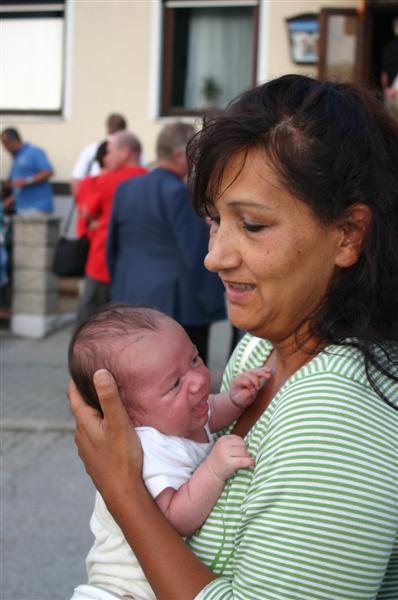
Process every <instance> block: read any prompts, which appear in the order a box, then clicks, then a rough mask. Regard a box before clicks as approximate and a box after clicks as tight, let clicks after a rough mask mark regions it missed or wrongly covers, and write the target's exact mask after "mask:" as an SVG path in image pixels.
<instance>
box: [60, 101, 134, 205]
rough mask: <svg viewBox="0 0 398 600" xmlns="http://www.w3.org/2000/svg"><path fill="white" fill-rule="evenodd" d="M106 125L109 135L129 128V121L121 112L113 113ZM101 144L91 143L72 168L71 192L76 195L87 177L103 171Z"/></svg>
mask: <svg viewBox="0 0 398 600" xmlns="http://www.w3.org/2000/svg"><path fill="white" fill-rule="evenodd" d="M105 125H106V132H107V135H108V136H110V135H113V134H114V133H117V132H118V131H123V130H125V129H127V121H126V119H125V118H124V117H123V115H121V114H119V113H111V114H110V115H109V116H108V117H107V119H106V124H105ZM99 145H100V143H99V142H95V143H92V144H89V145H88V146H86V147H85V148H83V150H82V151H81V152H80V154H79V158H78V159H77V161H76V163H75V165H74V167H73V170H72V180H71V192H72V195H73V196H74V197H76V195H77V192H78V190H79V185H80V182H81V181H82V180H83V179H84V178H85V177H95V176H97V175H99V174H100V173H101V166H100V164H99V162H98V161H97V160H96V152H97V150H98V147H99Z"/></svg>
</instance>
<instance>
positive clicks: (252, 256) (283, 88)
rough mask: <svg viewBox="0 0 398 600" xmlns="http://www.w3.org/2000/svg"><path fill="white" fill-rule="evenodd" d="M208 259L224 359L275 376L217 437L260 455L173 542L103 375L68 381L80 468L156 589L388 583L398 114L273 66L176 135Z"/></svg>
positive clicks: (310, 591) (374, 593)
mask: <svg viewBox="0 0 398 600" xmlns="http://www.w3.org/2000/svg"><path fill="white" fill-rule="evenodd" d="M188 155H189V160H190V163H191V172H190V183H191V189H192V195H193V199H194V202H195V205H196V208H197V210H198V212H200V214H202V215H204V216H207V217H208V218H209V219H210V221H211V227H210V245H209V254H208V255H207V257H206V261H205V264H206V266H207V268H208V269H209V270H211V271H215V272H217V273H218V274H219V276H220V278H221V279H222V281H223V283H224V286H225V290H226V298H227V304H228V315H229V318H230V320H231V321H232V323H233V324H234V325H235V326H236V327H238V328H240V329H243V330H245V331H248V332H249V333H248V334H247V335H246V336H245V337H244V338H243V340H242V341H241V342H240V344H239V346H238V347H237V349H236V350H235V352H234V355H233V356H232V358H231V360H230V362H229V364H228V365H227V368H226V371H225V376H224V382H223V386H224V388H225V389H226V388H228V386H229V383H230V381H231V380H232V378H233V377H235V376H236V375H237V374H238V373H239V372H241V371H245V370H247V369H249V368H254V367H261V366H263V365H264V366H266V367H270V368H271V369H272V371H273V377H272V379H271V380H270V381H269V382H268V383H267V385H265V386H264V387H263V388H262V389H261V390H260V392H259V394H258V395H257V398H256V400H255V402H254V403H253V404H252V405H250V406H249V408H248V409H246V411H245V412H244V413H243V414H242V415H241V417H240V418H239V419H238V420H237V421H236V422H235V424H234V425H232V426H231V427H230V428H229V430H228V432H232V433H234V434H237V435H239V436H241V437H243V438H244V440H245V443H246V447H247V449H248V451H249V452H250V454H251V455H252V457H253V458H254V460H255V463H256V464H255V467H254V468H253V469H251V470H247V469H242V470H240V471H238V472H237V473H236V474H235V475H234V476H233V477H232V478H231V479H230V480H229V481H228V482H227V484H226V486H225V488H224V491H223V493H222V495H221V497H220V499H219V500H218V502H217V504H216V506H215V508H214V509H213V511H212V512H211V514H210V516H209V517H208V519H207V520H206V522H205V523H204V525H203V526H202V527H201V528H200V529H199V530H198V531H197V532H196V533H195V534H194V535H193V536H192V537H191V538H190V540H189V541H188V542H187V543H186V542H184V541H183V540H182V539H181V538H180V536H179V535H178V534H177V533H176V532H175V531H174V530H173V528H172V527H171V525H169V523H168V522H167V520H166V519H165V517H164V516H163V515H162V514H161V513H160V512H159V511H158V509H157V507H156V506H155V504H154V502H153V501H152V499H151V497H150V496H149V495H148V492H147V490H146V488H145V486H144V484H143V481H142V477H141V460H142V459H141V449H140V445H139V442H138V441H137V438H136V436H135V434H134V431H132V430H131V428H130V426H129V422H128V419H127V416H126V414H125V411H124V408H123V406H122V404H121V402H120V400H119V397H118V393H117V386H116V383H115V382H114V381H113V379H112V378H111V377H110V375H109V374H108V373H107V372H106V371H100V372H98V373H97V374H96V376H95V384H96V388H97V392H98V395H99V397H100V401H101V405H102V409H103V413H104V416H103V417H101V416H99V414H98V413H97V412H96V411H95V410H94V409H92V408H91V407H88V406H86V405H85V404H84V403H83V402H82V399H81V398H80V396H79V395H78V394H77V392H76V390H75V389H74V388H73V386H72V387H71V390H70V398H71V404H72V409H73V411H74V414H75V418H76V422H77V431H76V441H77V444H78V447H79V453H80V456H81V458H82V460H83V461H84V463H85V466H86V469H87V471H88V473H89V474H90V476H91V477H92V479H93V481H94V483H95V485H96V487H97V489H99V491H100V492H101V494H102V496H103V498H104V500H105V502H106V504H107V506H108V509H109V510H110V512H111V513H112V515H113V517H114V518H115V520H116V521H117V523H118V524H119V526H120V528H121V529H122V531H123V533H124V535H125V538H126V539H127V541H128V542H129V544H130V546H131V548H132V549H133V551H134V552H135V554H136V555H137V557H138V559H139V561H140V563H141V566H142V568H143V570H144V572H145V575H146V577H147V578H148V580H149V582H150V584H151V586H152V588H153V589H154V591H155V594H156V596H157V598H159V599H166V598H167V599H173V600H176V599H181V600H188V599H193V598H196V599H197V600H198V599H200V600H210V599H212V600H213V599H216V598H217V599H221V598H223V599H232V598H244V599H245V600H247V599H249V598H252V599H256V600H260V599H261V600H263V599H264V600H265V599H285V598H286V599H287V598H289V599H294V600H298V599H301V600H308V599H311V600H315V599H319V600H321V599H322V600H325V599H329V600H334V599H336V598H338V599H339V600H343V599H347V600H348V599H353V600H365V599H366V600H368V599H369V600H370V599H371V598H377V599H378V600H380V599H384V598H394V597H398V579H397V576H396V569H397V561H398V541H397V540H398V537H397V530H398V505H397V495H398V410H397V409H398V252H397V239H398V168H397V164H398V129H397V124H396V123H394V121H393V120H392V119H391V118H390V117H389V116H388V114H387V113H386V112H385V110H384V109H383V107H382V105H381V104H380V102H379V100H377V99H376V98H375V97H373V95H372V94H371V93H370V92H365V91H363V90H362V91H359V90H357V89H356V88H354V87H351V86H349V85H344V84H333V83H330V82H318V81H316V80H312V79H309V78H307V77H303V76H296V75H288V76H284V77H281V78H279V79H276V80H274V81H270V82H269V83H267V84H265V85H262V86H259V87H257V88H255V89H253V90H249V91H248V92H246V93H244V94H243V95H242V96H240V97H239V98H237V99H236V100H235V101H234V102H233V103H231V105H230V106H229V108H228V109H227V110H226V111H225V112H224V113H223V114H221V115H217V116H215V117H212V118H209V119H208V120H206V122H205V123H204V126H203V129H202V130H201V131H200V132H199V133H198V134H197V135H196V136H195V137H194V138H193V140H192V141H191V143H190V146H189V149H188Z"/></svg>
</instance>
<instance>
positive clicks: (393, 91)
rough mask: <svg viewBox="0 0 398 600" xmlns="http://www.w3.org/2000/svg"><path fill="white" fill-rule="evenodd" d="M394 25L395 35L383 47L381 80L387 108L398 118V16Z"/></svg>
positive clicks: (394, 20)
mask: <svg viewBox="0 0 398 600" xmlns="http://www.w3.org/2000/svg"><path fill="white" fill-rule="evenodd" d="M392 27H393V30H394V36H395V37H394V39H393V40H391V41H390V42H389V43H388V44H387V45H386V47H385V48H384V49H383V53H382V57H381V69H382V70H381V74H380V81H381V87H382V89H383V93H384V101H385V104H386V108H387V109H388V110H389V111H390V112H391V114H392V115H393V116H394V117H395V118H396V119H398V17H396V18H395V19H393V21H392Z"/></svg>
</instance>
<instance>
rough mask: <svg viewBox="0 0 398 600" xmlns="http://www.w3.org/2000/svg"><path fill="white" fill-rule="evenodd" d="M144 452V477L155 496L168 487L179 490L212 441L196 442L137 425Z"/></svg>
mask: <svg viewBox="0 0 398 600" xmlns="http://www.w3.org/2000/svg"><path fill="white" fill-rule="evenodd" d="M136 432H137V434H138V436H139V438H140V441H141V444H142V449H143V452H144V467H143V478H144V481H145V485H146V487H147V488H148V490H149V493H150V494H151V496H152V497H153V498H156V497H157V496H159V494H160V493H161V492H162V491H163V490H165V489H166V488H168V487H171V488H173V489H175V490H178V489H179V488H180V487H181V486H182V485H183V484H184V483H186V482H187V481H188V480H189V479H190V477H191V475H192V473H193V472H194V471H195V469H196V468H197V467H198V466H199V465H200V463H201V462H202V461H203V460H204V459H205V458H206V456H207V455H208V453H209V452H210V450H211V447H212V445H213V443H212V442H205V443H200V442H194V441H193V440H189V439H187V438H180V437H176V436H173V435H164V434H163V433H160V431H157V430H156V429H153V428H152V427H137V428H136Z"/></svg>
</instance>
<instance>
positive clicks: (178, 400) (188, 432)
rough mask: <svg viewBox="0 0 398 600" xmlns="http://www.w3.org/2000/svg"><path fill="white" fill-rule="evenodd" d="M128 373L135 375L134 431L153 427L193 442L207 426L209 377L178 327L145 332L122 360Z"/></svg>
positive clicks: (170, 324)
mask: <svg viewBox="0 0 398 600" xmlns="http://www.w3.org/2000/svg"><path fill="white" fill-rule="evenodd" d="M121 361H122V364H121V367H122V369H123V371H126V370H127V371H133V380H134V384H133V390H134V391H133V396H134V406H133V407H128V412H129V416H130V418H131V419H132V421H133V423H134V425H135V426H136V427H137V426H141V425H148V426H150V427H155V428H156V429H158V430H159V431H161V432H163V433H165V434H168V435H176V436H179V437H192V435H194V433H195V432H198V431H199V430H201V429H203V426H204V425H205V424H206V423H207V420H208V410H209V405H208V396H209V393H210V387H211V381H210V373H209V370H208V369H207V367H206V366H205V365H204V364H203V361H202V359H201V358H200V357H199V355H198V351H197V349H196V348H195V346H194V345H193V344H192V342H191V340H190V339H189V337H188V336H187V334H186V333H185V331H184V329H183V328H182V327H180V326H179V325H178V324H177V323H173V322H172V321H169V320H166V319H165V320H164V322H162V324H161V326H160V327H159V329H158V330H157V331H146V332H145V333H143V335H142V337H141V339H139V340H138V341H135V342H134V343H132V344H129V345H128V347H126V348H125V350H124V351H123V354H122V356H121Z"/></svg>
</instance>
